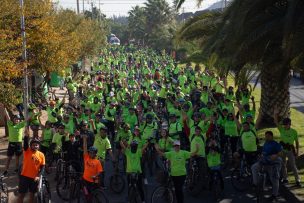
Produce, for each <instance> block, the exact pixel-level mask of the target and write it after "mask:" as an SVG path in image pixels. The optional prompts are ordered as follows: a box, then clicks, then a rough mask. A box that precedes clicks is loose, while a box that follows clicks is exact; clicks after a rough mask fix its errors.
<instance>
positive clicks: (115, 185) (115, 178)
mask: <svg viewBox="0 0 304 203" xmlns="http://www.w3.org/2000/svg"><path fill="white" fill-rule="evenodd" d="M125 184H126V183H125V180H124V178H123V177H122V176H121V175H119V174H114V175H112V176H111V178H110V188H111V190H112V191H113V192H114V193H116V194H120V193H122V192H123V191H124V189H125Z"/></svg>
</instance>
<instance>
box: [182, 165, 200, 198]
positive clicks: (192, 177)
mask: <svg viewBox="0 0 304 203" xmlns="http://www.w3.org/2000/svg"><path fill="white" fill-rule="evenodd" d="M187 179H188V180H187ZM187 179H186V190H187V192H188V193H189V194H190V195H191V196H194V197H195V196H197V195H199V194H200V192H201V191H202V189H203V185H204V182H203V177H202V176H201V175H199V174H193V171H192V170H191V172H190V173H189V175H188V177H187Z"/></svg>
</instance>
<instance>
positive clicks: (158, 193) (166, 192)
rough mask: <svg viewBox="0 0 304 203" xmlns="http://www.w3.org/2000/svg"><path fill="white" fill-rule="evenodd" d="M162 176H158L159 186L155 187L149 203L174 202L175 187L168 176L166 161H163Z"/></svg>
mask: <svg viewBox="0 0 304 203" xmlns="http://www.w3.org/2000/svg"><path fill="white" fill-rule="evenodd" d="M163 163H164V164H163V171H162V175H163V177H162V178H159V179H160V180H159V182H160V186H158V187H157V188H155V190H154V191H153V193H152V196H151V203H173V202H175V201H176V200H175V188H174V185H173V182H172V179H171V177H170V172H169V164H168V161H167V160H165V159H164V161H163Z"/></svg>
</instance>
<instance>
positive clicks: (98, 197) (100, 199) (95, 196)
mask: <svg viewBox="0 0 304 203" xmlns="http://www.w3.org/2000/svg"><path fill="white" fill-rule="evenodd" d="M91 195H92V203H108V202H109V199H108V197H107V196H106V194H105V193H104V192H103V190H101V189H96V190H94V191H93V192H92V194H91Z"/></svg>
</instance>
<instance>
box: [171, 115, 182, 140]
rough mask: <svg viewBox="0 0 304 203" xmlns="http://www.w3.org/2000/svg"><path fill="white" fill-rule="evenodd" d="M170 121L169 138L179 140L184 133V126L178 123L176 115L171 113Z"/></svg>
mask: <svg viewBox="0 0 304 203" xmlns="http://www.w3.org/2000/svg"><path fill="white" fill-rule="evenodd" d="M169 120H170V122H169V136H170V137H171V138H172V139H174V140H179V139H180V137H181V134H182V131H183V128H182V125H181V124H180V122H178V121H177V119H176V114H175V113H170V115H169Z"/></svg>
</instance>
